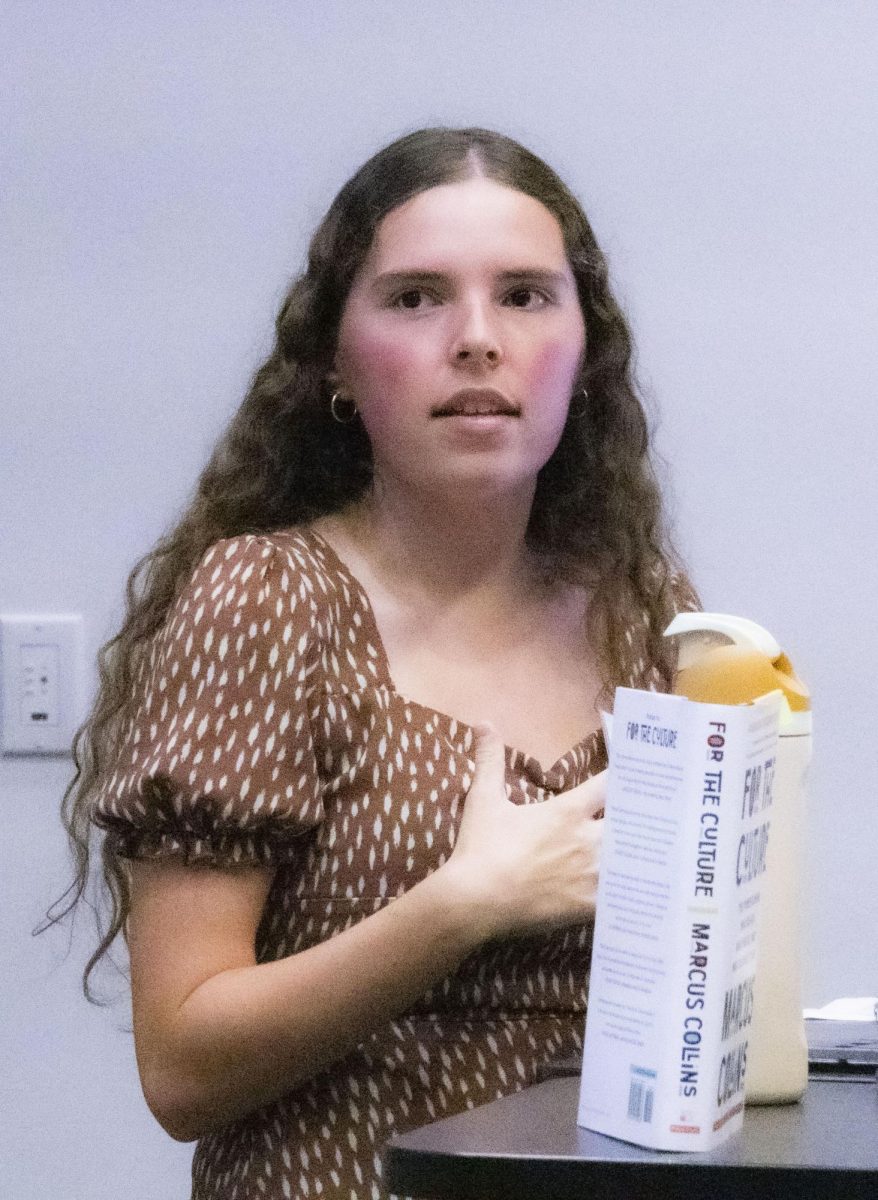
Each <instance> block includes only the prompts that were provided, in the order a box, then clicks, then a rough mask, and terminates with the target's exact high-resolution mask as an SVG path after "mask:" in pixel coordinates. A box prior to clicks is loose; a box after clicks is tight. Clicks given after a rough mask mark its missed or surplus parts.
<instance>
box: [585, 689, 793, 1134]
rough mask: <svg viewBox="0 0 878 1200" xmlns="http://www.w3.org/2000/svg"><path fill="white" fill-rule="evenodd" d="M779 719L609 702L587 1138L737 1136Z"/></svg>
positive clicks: (637, 700) (671, 699) (765, 711)
mask: <svg viewBox="0 0 878 1200" xmlns="http://www.w3.org/2000/svg"><path fill="white" fill-rule="evenodd" d="M780 705H781V701H780V695H779V693H772V694H770V695H768V696H765V697H762V698H761V699H760V700H758V701H756V702H755V703H754V704H742V705H725V704H701V703H696V702H694V701H691V700H687V699H685V698H684V697H682V696H675V695H662V694H659V693H655V692H648V691H639V690H637V689H633V688H618V689H617V691H616V699H615V706H614V712H613V717H612V737H611V743H610V755H609V758H610V768H609V782H608V790H607V802H606V810H605V825H604V840H603V848H602V853H601V868H600V878H599V882H598V895H597V908H596V914H595V930H594V946H593V950H592V961H591V978H590V984H589V999H588V1015H587V1019H586V1030H585V1045H584V1050H583V1062H582V1082H581V1087H580V1100H579V1113H578V1122H579V1124H580V1125H583V1126H585V1127H586V1128H589V1129H593V1130H596V1131H597V1132H599V1133H605V1134H609V1135H610V1136H612V1137H617V1138H622V1139H624V1140H625V1141H629V1142H634V1143H636V1144H638V1145H641V1146H646V1147H650V1148H653V1149H657V1150H708V1149H710V1148H711V1147H713V1146H716V1145H717V1144H719V1143H720V1142H721V1141H723V1140H724V1139H725V1138H727V1137H729V1136H730V1135H731V1134H733V1133H734V1132H735V1131H736V1130H737V1129H739V1128H740V1126H741V1123H742V1121H743V1111H744V1081H745V1076H746V1069H747V1041H748V1028H749V1026H750V1023H751V1020H752V1015H753V987H754V981H755V973H756V951H757V935H758V917H759V896H760V882H761V880H762V878H763V875H764V871H765V863H766V849H767V845H768V839H769V836H770V831H771V803H772V780H773V775H774V766H775V761H776V754H777V738H778V727H779V720H780Z"/></svg>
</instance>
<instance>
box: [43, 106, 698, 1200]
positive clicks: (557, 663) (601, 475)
mask: <svg viewBox="0 0 878 1200" xmlns="http://www.w3.org/2000/svg"><path fill="white" fill-rule="evenodd" d="M629 360H630V339H629V335H628V332H627V329H626V326H625V323H624V320H623V318H622V316H621V313H620V311H619V308H618V307H617V305H616V303H615V301H614V299H613V297H612V295H611V292H610V289H609V286H608V283H607V271H606V266H605V262H604V259H603V257H602V255H601V253H600V251H599V249H598V247H597V245H596V243H595V239H594V236H593V234H592V232H591V229H590V227H589V225H588V223H587V221H586V219H585V217H584V216H583V214H582V211H581V209H580V207H579V205H578V204H577V202H576V201H575V199H574V198H573V196H572V195H571V194H570V192H569V191H568V190H567V189H566V188H565V186H564V185H563V184H562V183H561V181H560V180H559V179H558V177H557V176H556V175H555V174H554V172H553V171H552V170H551V169H550V168H549V167H547V166H546V165H545V164H544V163H543V162H541V161H540V160H539V159H537V158H536V157H535V156H534V155H532V154H531V153H529V152H528V151H527V150H525V149H524V148H523V147H522V146H520V145H518V144H517V143H515V142H513V141H511V140H510V139H508V138H506V137H503V136H500V135H498V134H495V133H491V132H488V131H485V130H479V129H463V130H455V129H428V130H422V131H420V132H417V133H414V134H411V135H409V136H407V137H404V138H402V139H401V140H400V141H398V142H396V143H394V144H393V145H391V146H389V147H388V148H386V149H385V150H383V151H381V152H380V153H379V154H377V155H376V156H375V157H374V158H373V159H371V160H370V161H369V162H368V163H366V165H365V166H364V167H363V168H362V169H361V170H360V171H359V172H358V173H357V174H356V175H355V176H354V178H353V179H351V181H350V182H349V183H348V184H347V185H346V186H345V187H344V188H343V189H342V191H341V192H340V194H339V196H338V197H337V198H336V200H335V202H334V203H333V205H332V207H331V208H330V210H329V212H328V214H327V216H326V218H325V220H324V221H323V223H322V225H321V226H320V228H319V229H318V231H317V233H316V235H315V237H314V239H313V242H312V245H311V249H310V255H309V259H308V266H307V270H306V272H305V274H304V275H303V276H302V277H301V278H300V279H298V280H297V281H296V282H295V283H294V285H293V286H292V288H291V290H290V292H289V294H288V296H287V298H286V300H285V301H284V304H283V306H282V309H281V312H280V315H279V317H278V320H277V342H276V346H275V348H274V350H273V352H272V354H271V356H270V358H269V359H268V361H267V362H266V363H265V364H264V366H262V367H261V369H260V370H259V371H258V372H257V374H256V376H255V378H254V381H253V384H252V387H251V389H250V392H249V394H248V396H247V398H246V400H245V402H244V404H243V406H242V407H241V409H240V411H239V413H238V414H237V416H236V417H235V419H234V421H233V423H232V425H231V427H230V429H229V431H228V432H227V434H226V436H225V437H224V438H223V440H222V442H221V443H220V445H219V447H218V449H217V450H216V452H215V454H214V456H213V458H212V460H211V462H210V464H209V465H208V467H207V469H206V470H205V472H204V474H203V476H202V478H201V481H200V483H199V487H198V492H197V495H196V498H195V500H194V502H193V503H192V505H191V507H190V509H189V511H188V512H187V513H186V515H185V516H184V518H183V520H182V521H181V522H180V524H179V525H178V526H177V528H176V529H175V530H174V531H173V532H172V533H171V534H170V535H169V536H168V537H167V538H165V539H164V540H163V542H161V543H160V545H159V546H158V547H157V549H156V550H154V551H153V553H152V554H151V555H149V556H148V557H147V558H146V559H145V560H144V562H143V563H142V564H140V567H139V568H138V570H136V571H135V573H134V576H133V577H132V584H131V587H130V589H129V595H130V609H129V614H128V618H127V620H126V623H125V625H124V627H123V629H122V631H121V632H120V633H119V635H118V636H117V637H116V638H115V639H114V640H113V642H111V643H110V644H109V646H108V647H107V648H106V650H105V651H104V654H103V656H102V666H103V674H102V689H101V693H100V697H99V700H98V703H97V705H96V708H95V711H94V713H93V715H92V717H91V720H90V722H89V724H88V726H87V727H86V730H85V731H84V733H83V735H82V737H81V739H80V741H79V744H78V753H79V759H78V761H79V763H80V770H79V774H78V778H77V780H76V781H75V782H74V784H73V785H72V787H71V791H70V794H69V797H68V808H67V816H68V822H69V825H70V828H71V832H72V836H73V838H74V841H75V844H76V845H77V847H78V850H79V854H80V875H79V880H78V884H77V888H78V892H79V893H81V891H82V889H83V887H84V886H85V880H86V878H87V874H88V868H89V864H88V853H87V847H88V839H89V832H90V829H91V827H92V826H93V825H95V824H96V825H97V826H99V827H100V828H101V829H102V830H103V831H105V837H104V843H103V864H104V875H105V878H106V881H107V883H108V885H109V888H110V893H111V895H112V898H113V915H112V920H111V922H110V927H109V929H108V932H107V935H106V938H105V939H104V941H103V942H102V943H101V946H100V947H99V950H98V952H97V953H96V955H95V958H94V959H93V960H92V962H91V963H90V964H89V970H90V969H91V967H92V966H93V965H94V963H95V961H97V959H98V958H99V957H100V955H101V954H102V953H103V952H104V951H105V950H106V949H107V947H108V946H109V944H110V942H111V941H112V940H113V938H114V937H115V936H116V935H117V934H118V933H119V932H120V931H124V933H125V936H126V939H127V943H128V950H129V953H130V963H131V986H132V993H133V1008H134V1030H135V1040H136V1048H137V1057H138V1063H139V1066H140V1073H141V1077H142V1081H143V1087H144V1092H145V1095H146V1098H147V1101H148V1103H149V1105H150V1107H151V1108H152V1110H153V1112H154V1113H155V1115H156V1116H157V1118H158V1119H159V1120H160V1121H161V1123H162V1124H163V1125H164V1127H165V1128H166V1129H167V1130H168V1132H169V1133H170V1134H171V1135H172V1136H174V1137H176V1138H180V1139H195V1138H197V1139H199V1142H198V1147H197V1150H196V1153H195V1161H194V1168H193V1177H194V1191H193V1196H195V1197H198V1198H199V1200H207V1198H208V1197H209V1198H211V1200H219V1198H223V1200H226V1198H229V1200H231V1198H232V1197H235V1198H237V1200H249V1198H251V1197H253V1198H255V1197H260V1198H263V1197H266V1198H274V1197H277V1198H280V1197H290V1196H313V1195H321V1196H324V1197H345V1198H348V1197H355V1198H358V1197H371V1196H380V1195H382V1194H383V1192H382V1185H381V1152H382V1147H383V1144H384V1143H385V1142H386V1140H387V1139H388V1137H390V1136H391V1135H393V1134H394V1133H396V1132H399V1131H402V1130H404V1129H407V1128H411V1127H413V1126H416V1125H419V1124H423V1123H425V1122H427V1121H429V1120H431V1119H433V1118H437V1117H440V1116H443V1115H447V1114H450V1113H452V1112H455V1111H459V1110H461V1109H463V1108H466V1107H471V1106H472V1105H474V1104H479V1103H482V1102H484V1101H487V1100H491V1099H494V1098H495V1097H497V1096H500V1095H504V1094H507V1093H509V1092H512V1091H515V1090H517V1089H518V1088H521V1087H523V1086H525V1085H527V1084H528V1083H530V1082H532V1081H533V1079H534V1077H535V1073H536V1071H537V1069H538V1068H539V1067H540V1066H541V1065H542V1064H545V1063H546V1062H548V1061H550V1060H551V1059H552V1058H554V1057H556V1056H568V1055H570V1054H572V1053H575V1052H576V1051H577V1050H578V1049H579V1048H580V1046H581V1034H582V1027H583V1017H584V1012H585V1004H586V993H587V976H588V963H589V948H590V941H589V937H590V928H591V925H590V919H591V917H592V915H593V910H594V898H595V887H596V879H597V871H598V863H599V851H600V838H601V824H602V822H601V820H600V815H601V809H602V805H603V794H604V792H603V777H602V773H601V772H602V768H603V767H604V765H605V751H604V747H603V743H602V738H601V734H600V732H599V720H598V705H599V701H600V700H603V701H604V702H606V700H607V695H608V693H609V692H610V690H611V689H612V687H613V686H614V685H615V684H617V683H624V684H628V685H634V686H645V687H655V688H664V687H666V686H667V684H668V681H669V678H670V671H671V666H672V664H671V663H670V661H669V659H668V649H667V648H666V646H665V645H664V643H663V641H662V639H661V632H662V630H663V629H664V627H665V625H666V623H667V622H668V620H669V619H670V617H671V616H672V615H673V613H674V611H675V610H676V609H677V608H678V607H680V606H681V605H683V606H689V605H690V603H691V594H690V593H689V592H688V591H687V589H686V587H685V585H684V584H683V583H681V582H680V580H679V577H678V576H675V575H674V573H673V570H672V563H671V560H670V557H669V552H668V549H667V547H666V544H665V542H664V538H663V532H662V526H661V519H660V502H659V496H658V491H657V488H656V486H655V483H654V480H653V476H652V473H651V469H650V466H649V461H648V457H647V435H646V424H645V420H644V416H643V412H642V409H641V406H640V404H639V402H638V400H637V397H636V395H635V391H634V388H633V385H632V381H631V378H630V374H629Z"/></svg>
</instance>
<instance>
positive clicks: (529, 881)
mask: <svg viewBox="0 0 878 1200" xmlns="http://www.w3.org/2000/svg"><path fill="white" fill-rule="evenodd" d="M476 739H477V740H476V751H475V762H476V769H475V776H474V778H473V782H472V786H471V787H470V790H469V793H468V795H467V798H466V803H465V805H464V812H463V817H462V819H461V822H460V828H459V831H458V835H457V841H456V843H455V847H454V852H453V853H452V855H451V857H450V858H449V860H448V862H447V863H446V864H445V865H444V866H443V867H442V868H441V872H442V873H444V874H445V876H446V882H448V883H450V884H452V885H453V886H454V887H456V888H458V889H460V890H461V892H462V894H463V896H464V897H465V899H466V901H467V902H468V903H469V904H470V905H471V907H472V914H473V921H474V925H475V929H476V930H477V931H478V936H479V938H480V940H481V939H487V938H493V937H501V936H503V935H504V934H512V933H527V932H532V931H536V930H540V929H547V928H552V927H555V926H561V925H567V924H572V923H574V922H576V921H582V920H585V919H586V918H587V917H589V916H591V915H592V914H593V913H594V907H595V899H596V895H597V880H598V867H599V862H600V848H601V838H602V836H603V820H601V819H598V814H600V813H601V812H602V810H603V807H604V797H605V794H606V771H602V772H601V773H600V774H599V775H594V776H592V778H591V779H588V780H586V782H585V783H582V784H580V785H579V786H578V787H574V788H571V789H570V791H568V792H564V793H563V794H562V795H559V796H553V797H550V798H549V799H548V800H545V801H544V802H543V803H541V804H512V803H511V802H510V801H509V800H508V799H507V797H506V779H505V752H504V748H503V744H502V742H501V740H500V738H499V736H498V735H497V733H496V732H495V731H494V730H493V729H492V728H491V726H489V725H482V726H480V727H479V728H478V730H477V731H476Z"/></svg>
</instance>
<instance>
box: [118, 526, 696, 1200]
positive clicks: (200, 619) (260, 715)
mask: <svg viewBox="0 0 878 1200" xmlns="http://www.w3.org/2000/svg"><path fill="white" fill-rule="evenodd" d="M681 601H682V603H681V607H694V603H693V602H692V598H691V596H690V595H689V594H686V593H684V590H683V588H682V587H681ZM639 641H640V638H639V637H638V636H637V634H636V633H634V634H633V635H632V638H631V639H630V645H631V671H630V682H631V683H632V685H635V686H650V685H652V686H655V680H654V679H652V677H651V676H650V675H649V674H648V673H647V672H645V670H644V666H643V661H642V657H641V653H642V652H639V648H638V643H639ZM136 694H137V696H138V697H139V699H140V703H139V706H138V709H137V712H136V713H135V715H134V717H133V719H132V720H131V722H130V724H129V725H128V727H127V728H126V729H124V730H123V731H122V734H123V736H122V739H121V748H120V751H119V754H118V758H117V762H116V763H115V766H114V770H113V771H112V772H111V773H110V774H109V775H108V777H107V779H106V781H105V784H104V786H103V789H102V792H101V795H100V797H99V800H98V804H97V807H96V812H95V820H96V822H97V823H98V824H99V825H100V826H101V827H103V828H104V829H105V830H106V831H107V834H108V836H109V837H110V838H111V839H113V840H114V842H115V844H116V845H117V846H118V848H119V849H120V850H121V852H122V853H123V854H125V855H127V856H130V857H138V858H161V857H165V856H176V857H178V858H181V859H183V860H184V861H186V862H188V863H192V864H207V865H210V864H224V865H228V864H234V863H240V864H246V863H264V864H270V865H273V866H275V867H276V868H277V871H276V874H275V877H274V882H273V885H272V888H271V892H270V894H269V897H268V901H267V903H266V907H265V912H264V914H263V919H262V921H261V924H260V927H259V930H258V934H257V957H258V959H259V961H269V960H273V959H277V958H281V957H284V956H286V955H289V954H295V953H297V952H298V951H299V950H303V949H305V948H307V947H308V946H312V945H315V944H317V943H319V942H321V941H324V940H326V939H327V938H330V937H333V936H334V935H335V934H337V933H339V932H341V931H342V930H344V929H346V928H348V927H349V926H351V925H353V924H355V923H356V922H357V921H359V920H361V919H362V918H363V917H366V916H368V915H369V914H371V913H374V912H376V911H378V910H379V909H380V908H381V907H382V906H383V905H385V904H390V903H392V902H393V901H394V899H395V898H396V897H398V896H400V895H402V894H403V893H404V892H405V891H406V889H407V888H408V887H411V886H412V885H413V884H414V883H416V882H417V881H418V880H420V879H423V878H424V877H425V876H426V875H427V874H429V873H430V872H431V871H433V870H435V869H436V868H437V867H438V866H440V865H441V863H442V862H444V861H445V859H446V858H447V857H448V855H449V854H450V853H451V850H452V848H453V846H454V840H455V834H456V829H457V824H458V821H459V818H460V814H461V811H462V806H463V803H464V800H465V797H466V793H467V791H468V789H469V785H470V781H471V779H472V774H473V770H474V762H473V731H472V729H471V728H470V727H469V726H467V725H464V724H462V723H461V722H458V721H456V720H454V719H453V718H452V717H450V716H448V715H446V714H444V713H439V712H435V711H433V710H432V709H429V708H425V707H423V706H421V705H419V704H417V703H415V702H413V701H410V700H407V699H406V698H405V697H403V696H400V695H399V694H398V693H397V692H396V690H395V688H394V686H393V681H392V679H391V677H390V674H389V668H388V663H387V659H386V656H385V654H384V650H383V647H382V644H381V639H380V635H379V633H378V629H377V626H376V623H375V619H374V615H373V613H372V609H371V606H370V604H369V601H368V598H367V597H366V595H365V593H364V592H363V591H362V589H361V588H360V586H359V584H358V583H357V581H356V580H355V579H354V578H353V577H352V576H351V575H350V574H349V572H348V571H347V570H346V568H345V567H344V565H343V564H342V563H341V561H340V560H339V559H338V558H337V556H336V555H335V553H334V552H333V551H332V549H331V548H330V546H329V545H328V543H326V542H325V541H324V540H323V539H322V538H321V537H319V535H317V534H316V533H314V532H313V531H311V530H307V529H299V530H291V531H288V532H284V533H275V534H272V535H271V536H265V537H256V536H249V535H247V536H240V537H238V538H235V539H230V540H227V541H224V542H219V543H217V544H216V545H215V546H213V547H212V548H211V549H210V550H209V551H208V553H207V554H206V555H205V557H204V559H203V560H202V562H201V564H200V565H199V567H198V568H197V570H196V571H195V573H194V575H193V577H192V579H191V581H190V582H189V584H188V586H187V587H186V588H185V589H184V591H183V592H182V593H181V595H180V596H179V597H178V599H177V601H176V603H175V605H174V606H173V609H172V611H171V613H170V615H169V617H168V619H167V621H166V623H165V625H164V627H163V628H162V630H161V631H160V632H159V634H157V636H156V638H155V639H154V641H153V643H152V645H151V647H150V649H149V651H148V652H146V653H144V655H143V657H142V660H141V661H140V663H139V664H138V670H137V676H136ZM605 765H606V755H605V750H604V746H603V740H602V737H601V735H600V734H599V733H598V734H592V735H590V736H589V737H587V738H585V739H584V740H583V741H581V742H580V743H579V744H578V745H576V746H574V747H573V748H572V749H571V750H570V751H568V753H567V754H565V755H564V756H562V758H560V759H559V760H558V761H557V762H556V763H554V764H552V765H551V766H549V767H543V766H542V765H541V764H540V763H538V762H537V761H536V760H535V759H533V758H531V757H528V756H527V755H525V754H523V753H521V752H520V751H517V750H512V749H510V750H507V787H508V791H509V794H510V797H511V799H512V800H513V801H514V802H515V803H519V804H532V803H539V802H540V801H541V800H543V799H545V798H546V796H548V795H552V794H555V793H557V792H561V791H565V790H566V789H568V788H570V787H572V786H574V785H575V784H577V783H580V782H582V781H583V780H584V779H586V778H587V777H588V776H589V775H591V774H592V773H594V772H595V771H598V770H601V769H602V768H603V767H604V766H605ZM590 938H591V927H590V926H582V927H571V928H568V929H566V930H562V931H558V932H556V933H553V934H547V935H540V936H534V937H526V938H517V939H513V940H508V941H503V942H498V943H489V944H487V945H485V946H484V947H482V948H481V949H480V950H479V951H478V952H477V953H475V954H473V955H471V956H470V957H469V958H468V959H467V960H466V961H464V962H463V963H462V964H461V965H460V967H459V968H458V969H457V970H456V971H455V972H454V973H453V974H451V975H449V976H448V977H447V978H445V979H443V980H441V981H440V982H438V983H437V984H435V985H434V986H433V987H432V988H430V990H429V991H428V992H427V993H425V995H424V996H422V997H421V999H420V1000H419V1002H418V1003H417V1004H416V1005H414V1006H413V1007H412V1009H411V1010H409V1011H408V1012H407V1013H406V1014H405V1015H404V1016H402V1017H400V1018H398V1019H397V1020H394V1021H390V1022H388V1023H387V1025H386V1026H385V1027H384V1028H382V1029H378V1030H376V1031H375V1032H374V1033H373V1034H372V1035H371V1037H369V1038H368V1039H367V1040H366V1041H365V1042H363V1043H362V1044H361V1045H360V1046H358V1047H357V1049H356V1050H355V1051H354V1052H353V1053H351V1054H349V1055H348V1056H347V1057H346V1058H344V1059H343V1060H341V1061H340V1062H337V1063H335V1064H333V1065H332V1066H331V1067H329V1068H328V1069H326V1070H325V1071H323V1072H321V1073H320V1074H318V1075H317V1076H315V1077H313V1078H312V1079H311V1080H309V1081H308V1082H307V1083H305V1084H303V1085H302V1086H300V1087H298V1088H296V1090H295V1091H292V1092H290V1093H288V1094H287V1095H285V1096H283V1097H282V1098H281V1099H279V1100H277V1101H276V1102H275V1103H273V1104H271V1105H269V1106H267V1107H265V1108H262V1109H259V1110H257V1111H256V1112H253V1113H251V1114H250V1115H248V1116H247V1117H246V1118H245V1119H243V1120H240V1121H238V1122H236V1123H234V1124H233V1125H231V1126H228V1127H227V1128H224V1129H222V1130H220V1131H219V1132H217V1133H214V1134H211V1135H209V1136H207V1137H205V1138H203V1139H202V1140H201V1141H200V1142H199V1144H198V1147H197V1149H196V1152H195V1159H194V1163H193V1192H192V1196H193V1200H282V1198H283V1200H290V1198H291V1197H325V1198H328V1200H342V1198H343V1200H364V1198H367V1197H368V1198H372V1197H375V1198H377V1197H384V1196H385V1192H384V1190H383V1187H382V1182H381V1180H382V1169H381V1154H382V1148H383V1146H384V1144H385V1143H386V1141H387V1140H388V1138H389V1137H391V1136H392V1135H393V1134H395V1133H398V1132H402V1131H404V1130H406V1129H411V1128H414V1127H416V1126H418V1125H423V1124H425V1123H427V1122H428V1121H432V1120H435V1119H438V1118H440V1117H443V1116H447V1115H451V1114H452V1113H455V1112H460V1111H462V1110H464V1109H467V1108H472V1107H474V1106H475V1105H477V1104H483V1103H485V1102H487V1101H489V1100H493V1099H496V1098H498V1097H500V1096H504V1095H508V1094H510V1093H511V1092H515V1091H518V1090H519V1089H520V1088H522V1087H525V1086H527V1085H528V1084H530V1083H532V1082H534V1079H535V1077H536V1074H537V1071H538V1070H539V1068H540V1067H541V1066H543V1065H544V1064H546V1063H548V1062H550V1061H551V1060H552V1059H554V1058H558V1057H568V1056H570V1055H573V1054H576V1053H577V1052H578V1051H579V1050H580V1049H581V1032H582V1028H583V1020H584V1014H585V1005H586V992H587V984H588V966H589V957H590V947H591V941H590Z"/></svg>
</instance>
